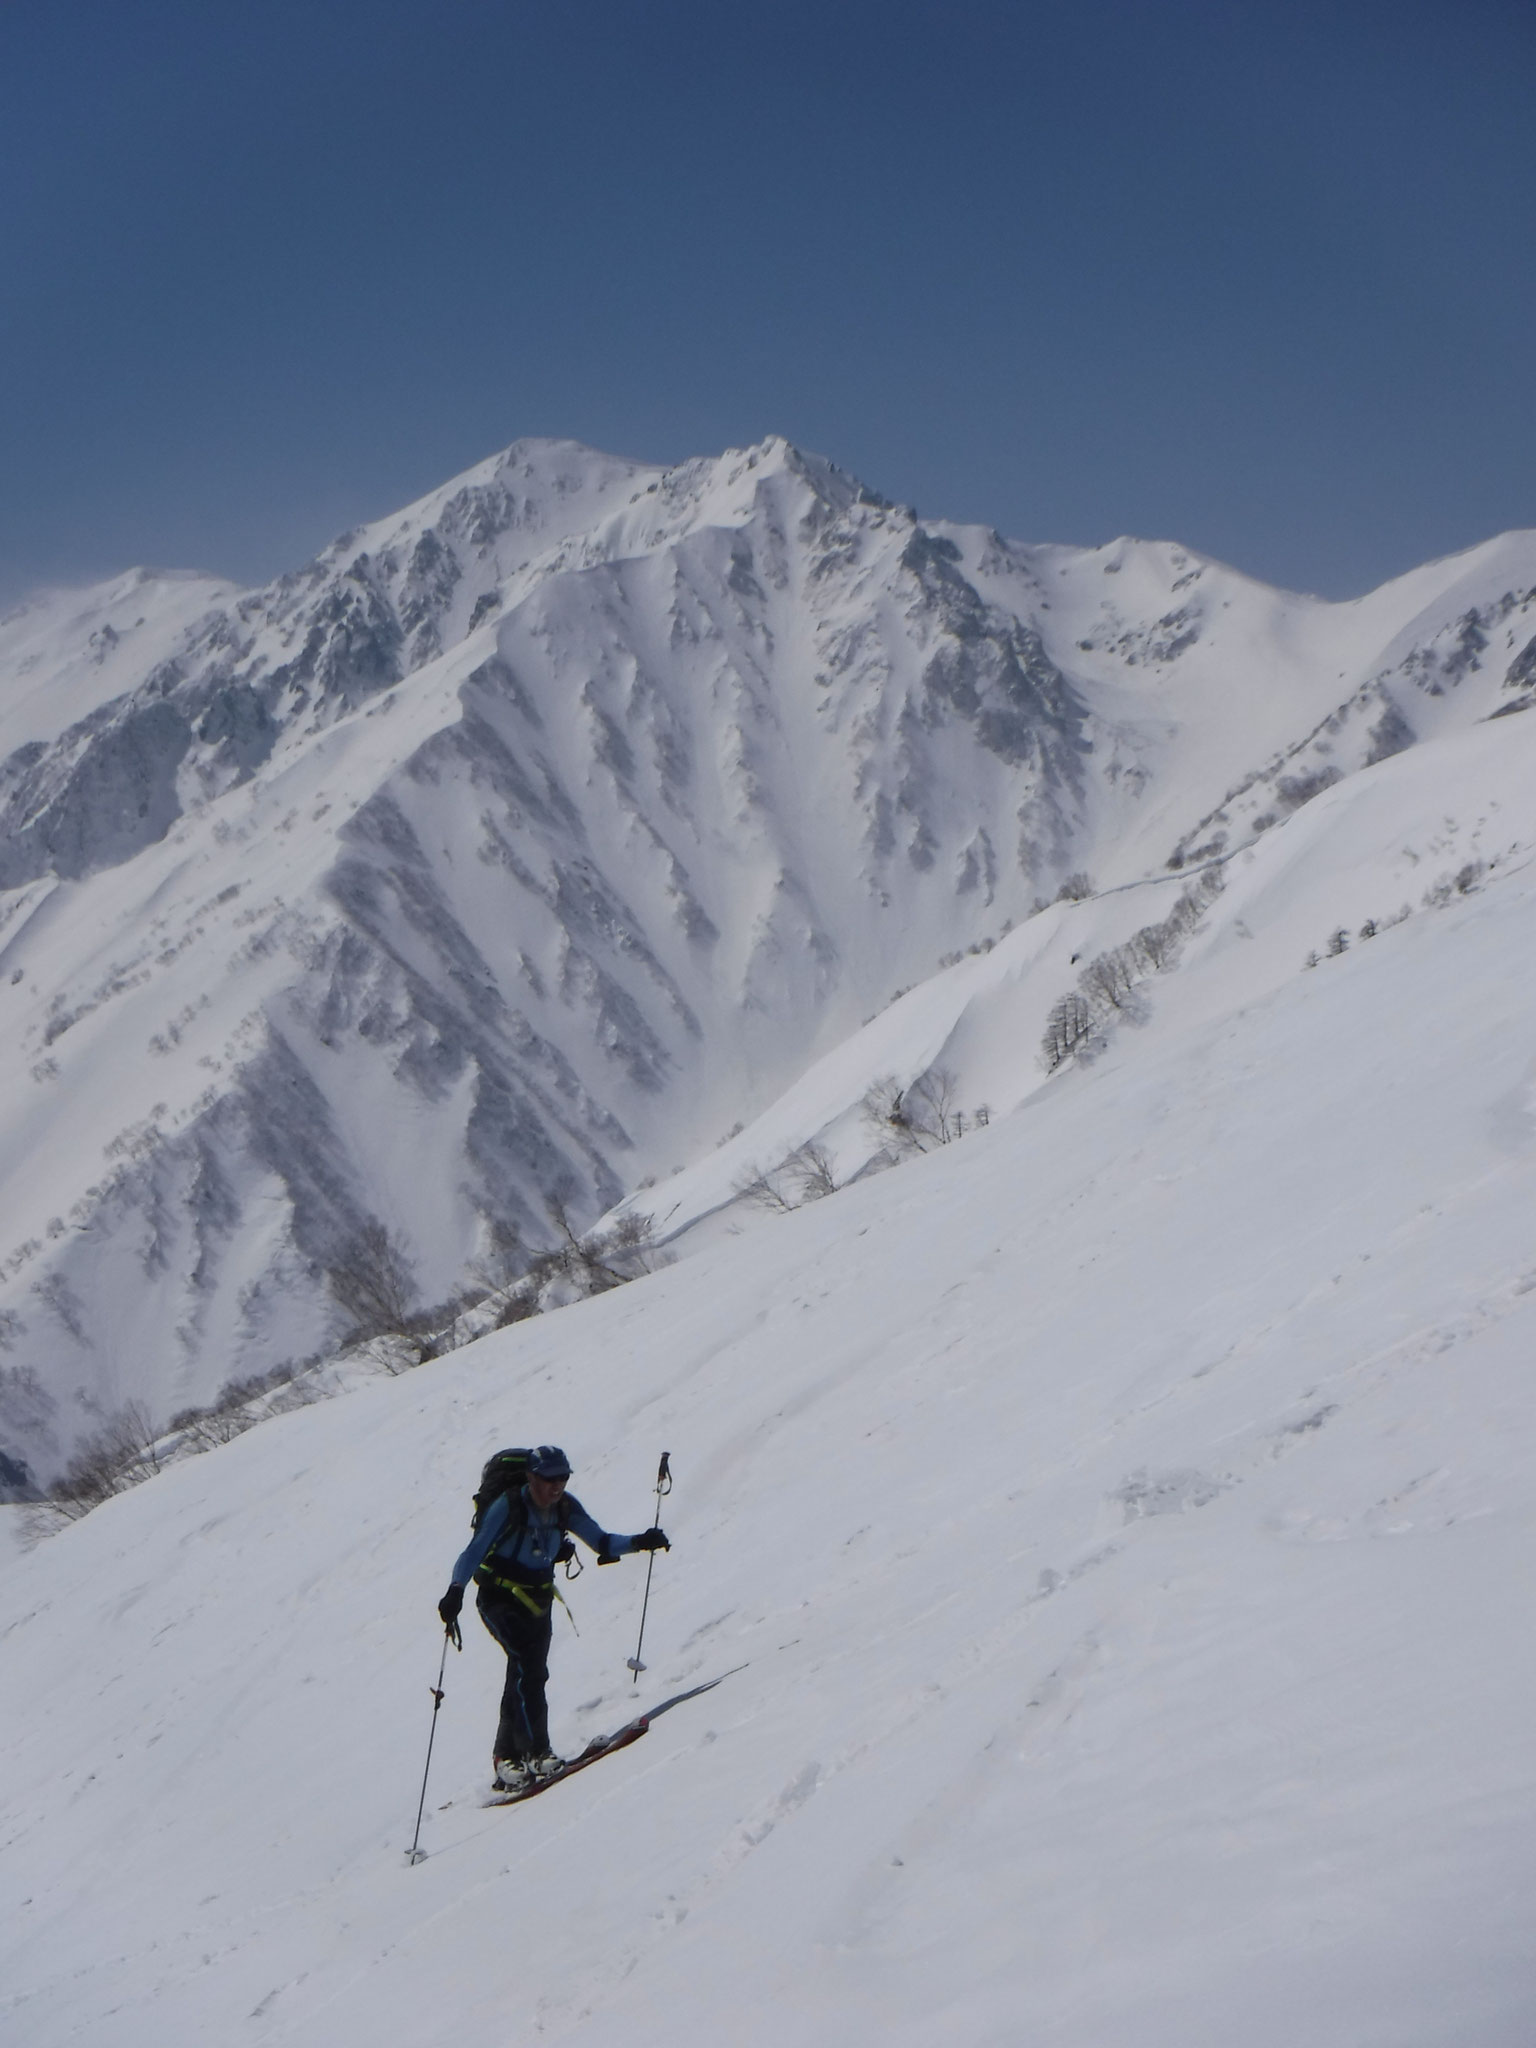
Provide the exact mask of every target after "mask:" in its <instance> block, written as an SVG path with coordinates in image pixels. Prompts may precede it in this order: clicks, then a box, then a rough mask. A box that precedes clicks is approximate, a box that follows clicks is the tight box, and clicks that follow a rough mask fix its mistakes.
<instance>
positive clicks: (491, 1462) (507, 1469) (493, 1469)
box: [470, 1445, 533, 1529]
mask: <svg viewBox="0 0 1536 2048" xmlns="http://www.w3.org/2000/svg"><path fill="white" fill-rule="evenodd" d="M532 1456H533V1452H532V1451H531V1450H529V1449H528V1448H527V1446H526V1445H525V1446H523V1447H522V1448H521V1449H516V1450H509V1451H497V1452H495V1453H494V1455H493V1456H491V1457H489V1458H487V1459H486V1461H485V1469H484V1471H483V1472H482V1473H481V1474H480V1485H479V1487H478V1489H477V1490H476V1493H475V1514H474V1520H473V1521H472V1522H471V1523H470V1527H471V1528H472V1529H478V1528H479V1527H480V1524H481V1523H482V1522H483V1521H484V1520H485V1516H486V1510H487V1509H488V1508H489V1507H490V1505H491V1503H492V1502H493V1501H497V1500H500V1498H501V1496H502V1495H503V1494H504V1493H516V1492H518V1491H519V1490H520V1489H521V1488H522V1487H523V1486H524V1485H525V1484H526V1483H527V1479H528V1460H529V1459H530V1458H531V1457H532Z"/></svg>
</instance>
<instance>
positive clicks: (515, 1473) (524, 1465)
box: [470, 1445, 608, 1564]
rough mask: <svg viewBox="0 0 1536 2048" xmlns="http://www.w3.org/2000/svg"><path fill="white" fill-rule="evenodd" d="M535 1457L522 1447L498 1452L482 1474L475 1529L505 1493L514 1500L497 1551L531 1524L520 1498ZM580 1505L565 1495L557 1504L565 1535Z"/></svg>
mask: <svg viewBox="0 0 1536 2048" xmlns="http://www.w3.org/2000/svg"><path fill="white" fill-rule="evenodd" d="M532 1456H533V1452H532V1451H531V1450H529V1449H528V1447H527V1446H526V1445H520V1446H517V1447H515V1448H513V1449H511V1450H506V1451H497V1452H495V1453H494V1454H493V1455H492V1456H491V1457H489V1458H487V1459H486V1461H485V1468H484V1470H483V1471H482V1472H481V1474H480V1485H479V1487H478V1488H477V1490H476V1493H475V1512H474V1518H473V1520H472V1521H471V1523H470V1527H471V1528H472V1529H478V1528H479V1527H480V1524H481V1523H482V1522H483V1521H484V1520H485V1518H486V1515H487V1514H488V1513H489V1511H490V1509H491V1508H492V1507H493V1506H494V1504H495V1503H496V1502H497V1501H498V1500H500V1499H501V1496H502V1495H503V1494H504V1493H505V1494H510V1495H511V1499H510V1500H509V1501H508V1503H507V1506H508V1508H509V1510H510V1513H509V1515H508V1518H507V1526H506V1529H505V1530H504V1532H503V1533H502V1536H501V1538H500V1541H499V1542H498V1543H497V1545H496V1549H497V1550H500V1549H502V1547H503V1546H504V1545H505V1544H506V1543H507V1542H508V1540H509V1539H510V1538H512V1537H513V1536H515V1535H516V1534H517V1533H518V1531H519V1530H520V1529H521V1528H522V1526H523V1524H524V1522H525V1521H526V1520H527V1516H526V1514H525V1513H522V1512H520V1509H521V1507H522V1503H521V1501H520V1499H519V1495H520V1494H521V1492H522V1489H523V1487H524V1486H525V1485H526V1484H527V1480H528V1460H529V1459H530V1458H531V1457H532ZM576 1505H577V1503H576V1501H575V1500H574V1499H573V1498H572V1497H571V1495H570V1494H568V1493H562V1494H561V1496H560V1498H559V1500H558V1501H556V1503H555V1521H556V1524H557V1525H558V1527H559V1529H560V1532H561V1534H562V1535H564V1534H565V1532H566V1531H567V1530H568V1529H569V1528H570V1519H569V1517H570V1511H571V1509H572V1508H573V1507H575V1506H576ZM569 1547H570V1546H569V1544H566V1545H564V1546H562V1561H563V1553H564V1550H566V1549H568V1548H569ZM494 1554H495V1553H494V1552H493V1553H492V1555H493V1556H494ZM571 1555H572V1556H574V1555H575V1552H574V1551H571ZM600 1562H601V1563H603V1564H606V1563H607V1562H608V1560H607V1559H606V1558H603V1559H601V1560H600Z"/></svg>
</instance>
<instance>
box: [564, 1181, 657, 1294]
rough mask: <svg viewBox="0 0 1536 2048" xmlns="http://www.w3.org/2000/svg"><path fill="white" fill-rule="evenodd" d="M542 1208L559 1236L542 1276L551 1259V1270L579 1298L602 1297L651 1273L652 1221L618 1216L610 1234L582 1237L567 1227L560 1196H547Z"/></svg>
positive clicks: (637, 1215) (636, 1214)
mask: <svg viewBox="0 0 1536 2048" xmlns="http://www.w3.org/2000/svg"><path fill="white" fill-rule="evenodd" d="M546 1207H547V1208H548V1210H549V1216H550V1221H551V1222H552V1223H553V1224H554V1226H555V1228H556V1230H557V1231H558V1232H559V1234H560V1241H559V1243H558V1244H557V1245H556V1246H555V1247H554V1250H553V1253H552V1254H547V1255H546V1273H548V1264H547V1262H548V1260H549V1259H551V1258H552V1259H553V1261H554V1262H555V1264H554V1270H557V1271H559V1272H561V1273H564V1274H565V1275H566V1277H567V1278H569V1279H571V1280H573V1281H574V1282H575V1283H576V1285H577V1287H578V1288H579V1289H580V1290H581V1292H582V1293H583V1294H588V1295H591V1294H606V1293H607V1292H608V1291H609V1289H610V1288H614V1287H622V1286H624V1285H625V1283H626V1282H627V1281H630V1280H638V1279H639V1278H640V1276H641V1275H642V1274H643V1273H649V1272H651V1271H652V1270H653V1267H654V1263H655V1255H656V1241H655V1236H654V1231H655V1223H654V1219H653V1218H652V1217H650V1216H647V1215H643V1214H642V1213H641V1212H640V1211H639V1210H632V1211H631V1212H630V1213H629V1215H627V1216H621V1217H620V1218H619V1220H618V1222H617V1223H616V1224H615V1225H614V1227H613V1228H612V1230H609V1231H605V1232H603V1233H601V1234H595V1233H592V1232H588V1234H587V1235H586V1236H585V1237H583V1236H579V1235H578V1234H577V1232H576V1231H575V1230H574V1229H572V1227H571V1220H570V1213H569V1211H568V1209H567V1207H566V1200H565V1197H564V1196H563V1195H551V1196H549V1197H548V1199H547V1202H546ZM551 1277H552V1276H551Z"/></svg>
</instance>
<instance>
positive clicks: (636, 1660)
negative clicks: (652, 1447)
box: [625, 1451, 672, 1685]
mask: <svg viewBox="0 0 1536 2048" xmlns="http://www.w3.org/2000/svg"><path fill="white" fill-rule="evenodd" d="M671 1457H672V1453H671V1452H670V1451H663V1452H662V1454H661V1463H660V1465H659V1466H658V1467H657V1469H656V1515H655V1520H656V1522H657V1523H659V1522H660V1521H661V1503H662V1500H663V1498H664V1497H665V1496H666V1495H667V1494H669V1493H670V1492H671V1491H672V1466H671V1463H670V1460H671ZM655 1569H656V1553H655V1551H654V1550H653V1551H652V1552H651V1554H650V1561H649V1562H648V1563H647V1565H646V1567H645V1598H644V1600H643V1601H641V1603H640V1634H639V1637H638V1639H637V1640H636V1643H635V1654H634V1655H633V1657H628V1658H626V1659H625V1662H626V1663H627V1664H628V1665H629V1668H630V1670H631V1671H633V1673H634V1674H635V1676H634V1683H635V1684H636V1685H638V1684H639V1683H640V1674H641V1672H642V1671H643V1670H644V1669H645V1666H644V1665H643V1664H642V1663H641V1662H640V1645H641V1643H643V1642H644V1641H645V1616H646V1610H647V1609H648V1608H649V1606H650V1604H651V1573H652V1572H653V1571H655Z"/></svg>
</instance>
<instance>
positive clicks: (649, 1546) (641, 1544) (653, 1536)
mask: <svg viewBox="0 0 1536 2048" xmlns="http://www.w3.org/2000/svg"><path fill="white" fill-rule="evenodd" d="M629 1541H630V1547H631V1548H632V1549H634V1550H670V1549H671V1548H672V1546H671V1544H670V1543H669V1542H668V1541H667V1539H666V1537H665V1536H664V1535H663V1534H662V1532H661V1530H660V1529H647V1530H646V1531H645V1533H644V1534H643V1535H641V1536H631V1537H630V1539H629Z"/></svg>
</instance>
